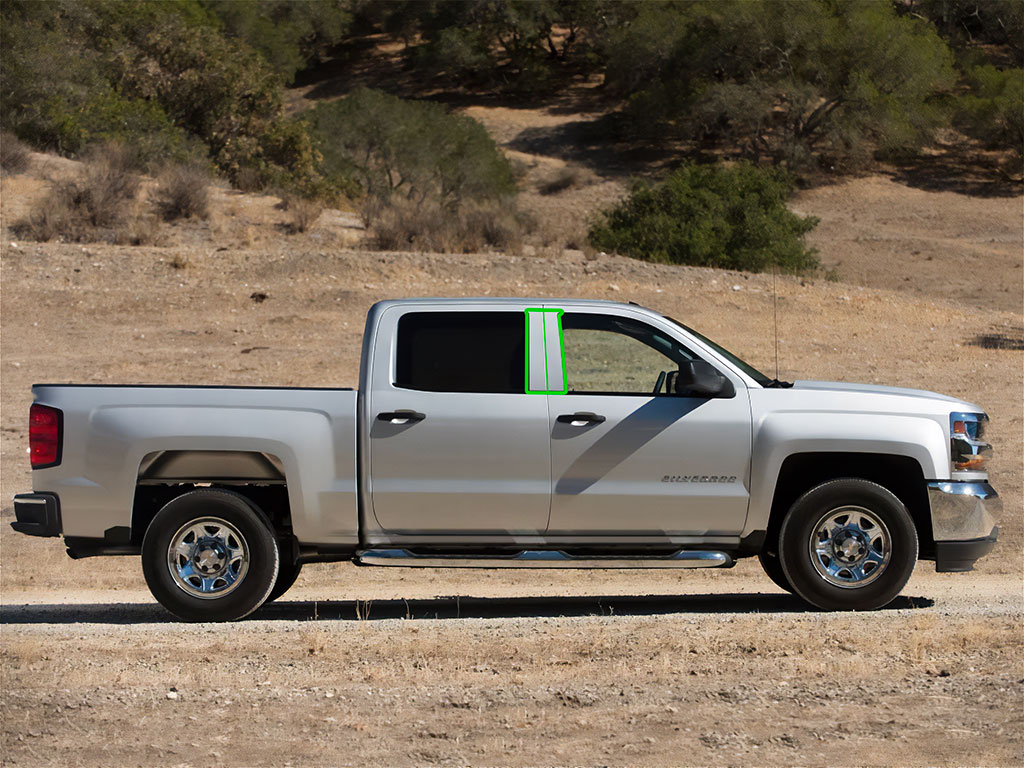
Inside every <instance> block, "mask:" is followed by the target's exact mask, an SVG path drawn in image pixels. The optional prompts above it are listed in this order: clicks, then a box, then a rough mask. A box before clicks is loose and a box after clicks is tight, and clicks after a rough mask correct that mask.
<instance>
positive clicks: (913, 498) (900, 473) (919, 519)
mask: <svg viewBox="0 0 1024 768" xmlns="http://www.w3.org/2000/svg"><path fill="white" fill-rule="evenodd" d="M840 478H856V479H862V480H869V481H871V482H873V483H877V484H878V485H880V486H882V487H883V488H885V489H886V490H888V491H890V492H891V493H892V494H893V495H894V496H896V498H898V499H899V500H900V501H901V502H902V503H903V506H905V507H906V508H907V511H908V512H909V513H910V517H911V519H912V520H913V521H914V527H915V528H916V529H917V536H918V542H919V555H918V557H919V558H920V559H927V558H929V557H932V556H934V550H935V539H934V536H933V534H932V522H931V509H930V507H929V503H928V489H927V483H926V482H925V473H924V470H923V468H922V467H921V464H920V463H919V462H918V461H917V460H916V459H914V458H912V457H910V456H900V455H896V454H885V453H847V452H812V453H795V454H792V455H790V456H788V457H786V459H785V460H784V461H783V462H782V466H781V467H780V469H779V475H778V479H777V481H776V483H775V492H774V494H773V496H772V503H771V510H770V513H769V516H768V525H767V529H766V535H765V541H764V548H765V550H767V551H775V549H774V548H775V547H777V546H778V544H777V542H778V538H779V531H780V530H781V528H782V520H783V518H784V517H785V516H786V513H787V512H788V511H789V509H790V507H792V506H793V504H794V502H796V500H797V499H798V498H800V496H802V495H803V494H804V493H806V492H807V491H809V490H810V489H812V488H814V487H816V486H818V485H821V484H822V483H825V482H828V481H830V480H838V479H840Z"/></svg>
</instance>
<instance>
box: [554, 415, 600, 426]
mask: <svg viewBox="0 0 1024 768" xmlns="http://www.w3.org/2000/svg"><path fill="white" fill-rule="evenodd" d="M555 421H558V422H560V423H562V424H572V425H573V426H574V427H586V426H589V425H590V424H600V423H601V422H603V421H604V416H601V415H600V414H597V413H590V412H586V413H563V414H562V415H561V416H559V417H558V418H557V419H555Z"/></svg>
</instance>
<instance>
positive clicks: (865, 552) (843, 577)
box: [808, 506, 892, 589]
mask: <svg viewBox="0 0 1024 768" xmlns="http://www.w3.org/2000/svg"><path fill="white" fill-rule="evenodd" d="M808 550H809V553H810V556H811V563H813V565H814V570H815V571H817V572H818V575H819V576H821V578H823V579H824V580H825V581H827V582H828V583H829V584H832V585H834V586H837V587H844V588H847V589H851V588H858V587H863V586H866V585H868V584H870V583H871V582H873V581H875V580H876V579H877V578H878V577H879V576H881V575H882V573H884V572H885V569H886V567H887V566H888V565H889V560H890V558H891V557H892V538H891V537H890V535H889V529H888V528H886V526H885V523H883V522H882V520H881V518H879V517H878V515H876V514H875V513H874V512H872V511H871V510H869V509H865V508H864V507H854V506H846V507H840V508H838V509H833V510H830V511H828V512H826V513H825V514H824V515H822V517H821V519H820V520H818V522H817V523H815V525H814V527H813V528H812V529H811V539H810V541H809V542H808Z"/></svg>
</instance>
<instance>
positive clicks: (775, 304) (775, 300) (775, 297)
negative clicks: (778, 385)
mask: <svg viewBox="0 0 1024 768" xmlns="http://www.w3.org/2000/svg"><path fill="white" fill-rule="evenodd" d="M778 272H779V265H778V263H777V262H775V261H772V315H773V316H774V319H775V380H776V381H778V380H779V292H778V289H777V288H776V286H775V276H776V275H777V274H778Z"/></svg>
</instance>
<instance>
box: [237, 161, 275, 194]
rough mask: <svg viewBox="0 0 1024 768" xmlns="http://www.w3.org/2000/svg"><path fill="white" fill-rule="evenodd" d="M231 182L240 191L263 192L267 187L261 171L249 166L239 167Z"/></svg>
mask: <svg viewBox="0 0 1024 768" xmlns="http://www.w3.org/2000/svg"><path fill="white" fill-rule="evenodd" d="M231 184H232V186H233V187H234V188H235V189H237V190H238V191H239V192H250V193H251V192H262V191H263V190H265V189H266V188H267V185H266V183H265V182H264V181H263V177H262V176H260V173H259V171H257V170H256V169H255V168H250V167H248V166H245V167H242V168H239V169H238V170H237V171H236V172H235V175H234V177H233V178H232V179H231Z"/></svg>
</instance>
